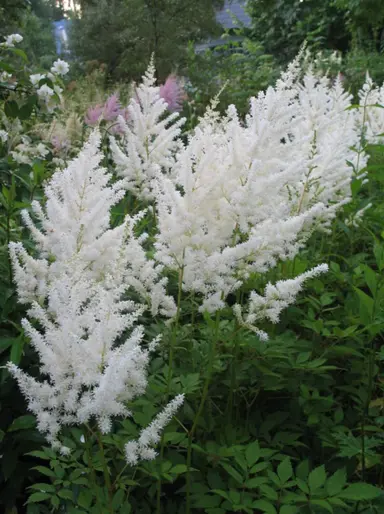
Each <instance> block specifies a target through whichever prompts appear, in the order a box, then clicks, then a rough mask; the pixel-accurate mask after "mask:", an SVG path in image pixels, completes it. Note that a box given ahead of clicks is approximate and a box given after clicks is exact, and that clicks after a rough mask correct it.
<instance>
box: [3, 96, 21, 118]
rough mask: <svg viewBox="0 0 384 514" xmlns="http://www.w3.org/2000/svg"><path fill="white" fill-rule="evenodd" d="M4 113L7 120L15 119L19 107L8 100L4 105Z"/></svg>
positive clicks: (13, 101)
mask: <svg viewBox="0 0 384 514" xmlns="http://www.w3.org/2000/svg"><path fill="white" fill-rule="evenodd" d="M4 113H5V115H6V116H7V117H8V118H17V117H18V115H19V106H18V105H17V102H16V101H15V100H8V101H7V102H5V104H4Z"/></svg>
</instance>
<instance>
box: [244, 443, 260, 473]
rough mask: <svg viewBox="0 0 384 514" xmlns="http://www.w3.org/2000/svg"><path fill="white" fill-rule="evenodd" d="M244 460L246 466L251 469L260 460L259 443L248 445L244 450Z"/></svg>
mask: <svg viewBox="0 0 384 514" xmlns="http://www.w3.org/2000/svg"><path fill="white" fill-rule="evenodd" d="M245 458H246V459H247V463H248V466H249V467H251V466H253V465H254V464H255V462H257V461H258V460H259V458H260V445H259V441H255V442H253V443H251V444H249V445H248V446H247V448H246V450H245Z"/></svg>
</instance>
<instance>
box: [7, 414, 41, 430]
mask: <svg viewBox="0 0 384 514" xmlns="http://www.w3.org/2000/svg"><path fill="white" fill-rule="evenodd" d="M35 426H36V418H35V416H31V415H30V414H26V415H25V416H20V417H19V418H16V419H14V420H13V422H12V425H11V426H10V427H9V428H8V432H14V431H15V430H28V429H30V428H35Z"/></svg>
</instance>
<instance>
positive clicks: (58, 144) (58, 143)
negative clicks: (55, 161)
mask: <svg viewBox="0 0 384 514" xmlns="http://www.w3.org/2000/svg"><path fill="white" fill-rule="evenodd" d="M51 143H52V146H53V151H54V152H55V153H59V152H61V151H65V150H68V148H69V147H70V141H69V139H67V138H61V137H59V136H53V137H52V139H51Z"/></svg>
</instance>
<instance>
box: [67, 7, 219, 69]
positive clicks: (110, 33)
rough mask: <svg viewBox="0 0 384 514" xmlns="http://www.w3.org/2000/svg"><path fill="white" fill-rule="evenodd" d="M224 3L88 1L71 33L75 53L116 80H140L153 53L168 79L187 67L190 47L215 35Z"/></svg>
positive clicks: (157, 66) (157, 64)
mask: <svg viewBox="0 0 384 514" xmlns="http://www.w3.org/2000/svg"><path fill="white" fill-rule="evenodd" d="M222 3H223V2H222V1H221V0H110V1H108V0H98V1H96V0H95V1H92V0H91V1H90V0H88V1H84V2H83V3H82V4H83V5H82V16H81V17H79V18H76V19H75V22H74V27H73V30H72V33H71V42H72V49H73V52H74V53H75V55H76V56H77V57H79V58H80V59H83V60H85V61H86V60H97V61H99V62H103V63H105V64H106V65H107V74H108V76H110V77H113V78H122V77H123V78H125V79H131V78H133V79H137V78H139V77H140V76H141V74H142V73H143V72H144V71H145V68H146V66H147V65H148V61H149V59H150V56H151V54H152V53H154V54H155V56H156V68H157V71H158V74H159V77H160V78H164V77H165V76H166V75H168V74H169V73H170V72H171V71H172V70H173V69H174V67H175V65H179V64H181V63H183V62H184V59H185V55H186V50H187V43H188V41H190V40H201V39H204V38H205V37H207V36H208V35H210V34H215V32H217V30H218V28H217V25H216V21H215V11H214V7H215V6H216V5H222Z"/></svg>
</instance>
